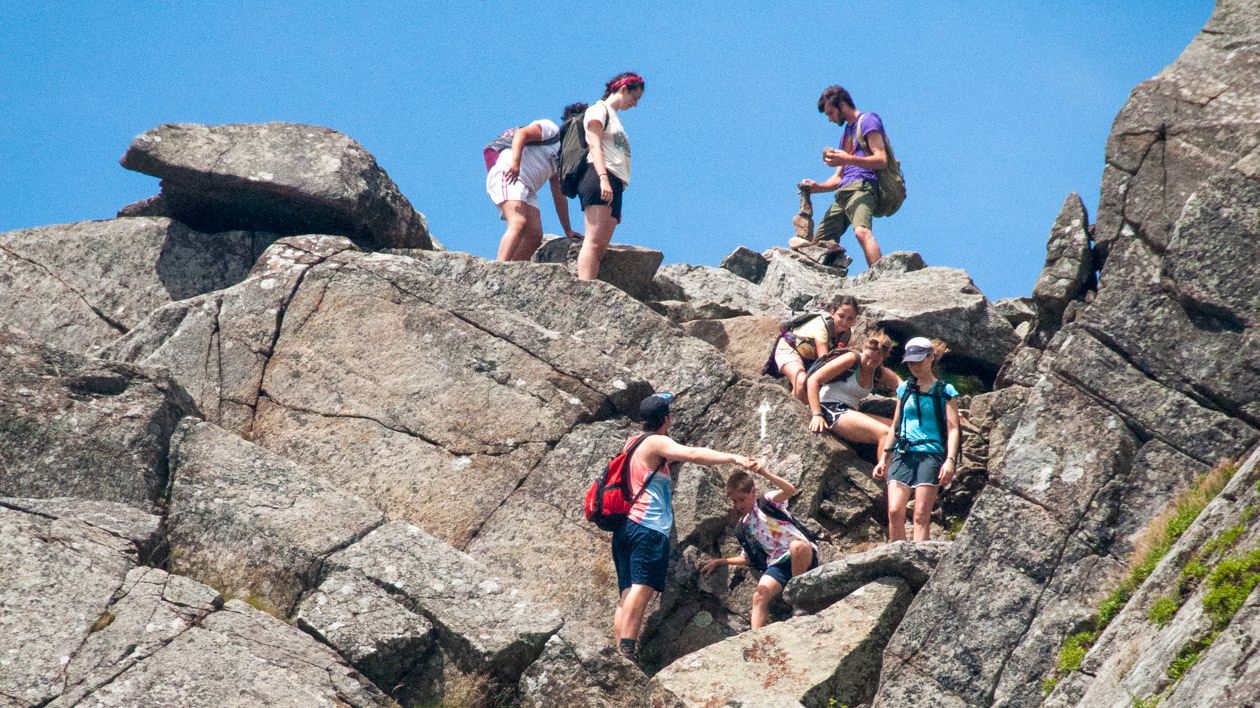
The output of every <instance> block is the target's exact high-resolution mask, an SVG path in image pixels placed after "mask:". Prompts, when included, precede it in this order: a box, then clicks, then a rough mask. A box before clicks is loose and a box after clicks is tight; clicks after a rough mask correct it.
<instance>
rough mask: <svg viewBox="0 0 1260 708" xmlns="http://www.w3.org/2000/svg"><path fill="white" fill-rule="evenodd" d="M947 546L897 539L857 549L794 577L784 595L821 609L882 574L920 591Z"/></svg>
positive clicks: (810, 609)
mask: <svg viewBox="0 0 1260 708" xmlns="http://www.w3.org/2000/svg"><path fill="white" fill-rule="evenodd" d="M947 548H949V543H948V542H947V541H920V542H917V543H916V542H911V541H897V542H896V543H889V544H885V545H883V546H879V547H878V548H874V549H872V550H869V551H866V552H864V553H854V554H852V555H849V556H846V557H844V558H843V559H841V560H838V561H834V562H832V563H827V564H826V565H821V566H819V567H817V568H815V569H813V570H811V571H809V572H807V573H805V574H804V575H800V576H797V577H795V578H792V580H791V582H789V583H788V584H787V587H785V588H784V589H783V597H784V599H785V600H787V601H788V602H789V603H791V604H792V606H793V607H796V608H799V609H802V610H805V611H806V612H820V611H822V610H824V609H826V608H828V607H830V606H831V605H832V604H834V603H835V602H837V601H838V600H841V599H843V598H845V597H847V596H848V595H849V593H852V592H853V591H854V590H857V589H858V588H860V587H862V586H863V585H866V584H867V583H870V582H873V581H875V580H877V579H879V578H901V579H902V580H904V581H906V587H907V589H909V590H910V592H912V593H913V592H918V590H919V588H921V587H923V585H924V584H925V583H926V582H927V580H928V578H929V577H931V575H932V571H933V570H934V569H935V568H936V564H937V562H938V561H940V558H941V556H942V555H943V554H944V553H945V549H947Z"/></svg>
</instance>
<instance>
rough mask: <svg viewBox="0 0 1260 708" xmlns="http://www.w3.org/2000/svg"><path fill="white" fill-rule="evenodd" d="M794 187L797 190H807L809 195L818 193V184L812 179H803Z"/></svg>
mask: <svg viewBox="0 0 1260 708" xmlns="http://www.w3.org/2000/svg"><path fill="white" fill-rule="evenodd" d="M796 187H797V189H804V190H807V191H808V192H809V193H810V194H813V193H814V192H817V191H818V183H817V182H815V181H814V180H812V179H803V180H801V183H800V184H798V185H796Z"/></svg>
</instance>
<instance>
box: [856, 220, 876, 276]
mask: <svg viewBox="0 0 1260 708" xmlns="http://www.w3.org/2000/svg"><path fill="white" fill-rule="evenodd" d="M853 235H854V236H856V237H857V242H858V245H859V246H861V247H862V253H863V254H865V256H866V266H867V267H868V268H869V267H870V266H873V265H875V262H876V261H878V260H879V259H880V258H882V257H883V254H882V253H880V252H879V244H878V243H875V234H873V233H871V230H870V229H868V228H866V227H864V226H854V227H853Z"/></svg>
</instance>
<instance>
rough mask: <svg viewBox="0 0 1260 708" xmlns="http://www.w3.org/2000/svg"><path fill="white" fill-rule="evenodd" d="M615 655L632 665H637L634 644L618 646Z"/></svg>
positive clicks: (636, 647) (636, 653)
mask: <svg viewBox="0 0 1260 708" xmlns="http://www.w3.org/2000/svg"><path fill="white" fill-rule="evenodd" d="M617 653H618V654H620V655H622V656H623V657H625V658H627V659H629V660H630V661H631V662H632V663H635V664H637V663H638V654H639V652H638V646H637V645H635V644H618V645H617Z"/></svg>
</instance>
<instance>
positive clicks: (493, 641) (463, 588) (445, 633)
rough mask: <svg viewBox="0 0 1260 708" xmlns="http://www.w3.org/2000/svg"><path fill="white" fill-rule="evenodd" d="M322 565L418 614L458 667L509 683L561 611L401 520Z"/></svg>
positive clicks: (553, 627)
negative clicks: (365, 582)
mask: <svg viewBox="0 0 1260 708" xmlns="http://www.w3.org/2000/svg"><path fill="white" fill-rule="evenodd" d="M324 567H325V569H326V572H328V573H330V574H331V573H335V572H338V571H351V570H353V571H358V572H359V573H361V574H362V575H364V576H365V577H367V578H368V579H370V580H371V581H372V582H374V583H376V584H377V585H380V586H381V587H383V588H384V589H385V590H386V591H388V592H389V593H390V594H391V595H392V596H393V597H394V598H395V600H396V601H398V602H401V603H402V604H403V605H404V606H405V607H407V608H408V609H410V610H411V611H413V612H416V613H418V614H421V615H423V616H424V617H425V618H426V619H428V620H429V621H431V622H432V623H433V624H434V625H435V626H436V627H437V630H438V641H439V642H440V643H441V644H442V647H443V648H444V649H445V650H446V651H447V652H449V653H450V654H452V655H453V656H454V658H455V660H456V662H457V663H459V665H460V668H461V669H462V670H463V671H465V672H478V673H485V674H488V675H491V676H494V677H496V678H498V679H501V680H504V681H510V682H511V683H515V682H516V681H517V679H518V678H519V677H520V675H521V673H522V672H523V671H524V670H525V668H526V667H527V666H529V665H530V664H531V663H533V661H534V660H535V659H537V658H538V655H539V654H540V653H541V652H542V648H543V645H544V644H545V643H546V641H547V640H548V639H549V638H550V637H551V636H552V635H553V634H555V633H556V632H557V631H558V630H559V629H560V625H561V624H562V623H561V620H560V613H558V612H555V611H550V610H546V609H545V608H543V607H541V606H539V605H538V604H537V603H535V602H534V601H533V600H532V599H531V598H529V597H528V596H527V595H526V594H525V593H523V592H520V591H519V590H517V589H516V588H513V587H512V586H511V585H510V584H509V583H508V582H507V581H505V580H503V579H502V578H499V577H498V576H495V575H493V574H492V573H491V572H490V571H489V569H488V568H486V567H485V566H484V565H482V564H481V563H478V562H477V561H475V560H473V559H472V558H471V557H470V556H468V555H466V554H464V553H460V552H459V551H457V550H455V549H454V548H451V547H450V546H447V545H446V544H444V543H442V542H441V541H439V540H438V539H436V538H434V537H433V536H430V535H429V534H426V533H424V532H423V531H421V530H420V529H419V528H416V527H415V526H412V525H411V524H407V523H405V522H398V521H395V522H391V523H388V524H386V525H384V526H382V527H380V528H378V529H376V530H375V531H373V532H372V533H370V534H368V535H367V537H366V538H364V539H363V540H362V541H359V542H358V543H356V544H354V545H352V546H350V547H349V548H346V549H345V550H342V551H339V552H337V553H335V554H333V555H332V556H330V557H329V558H328V560H327V561H326V562H325V564H324Z"/></svg>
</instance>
